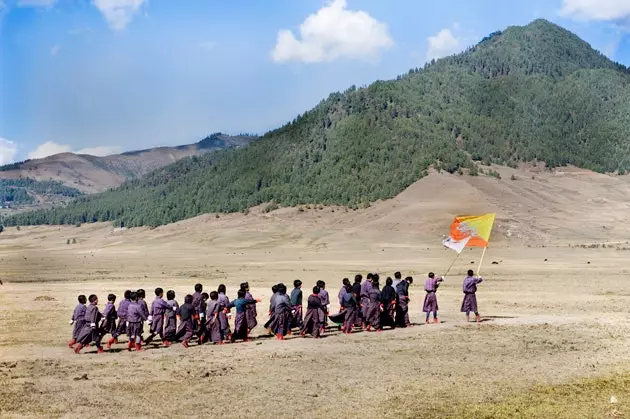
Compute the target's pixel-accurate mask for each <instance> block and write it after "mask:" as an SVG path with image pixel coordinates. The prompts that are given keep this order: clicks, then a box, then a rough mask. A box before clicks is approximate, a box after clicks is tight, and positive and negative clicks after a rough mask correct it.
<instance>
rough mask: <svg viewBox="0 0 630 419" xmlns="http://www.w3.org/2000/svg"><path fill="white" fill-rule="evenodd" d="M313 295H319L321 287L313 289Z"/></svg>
mask: <svg viewBox="0 0 630 419" xmlns="http://www.w3.org/2000/svg"><path fill="white" fill-rule="evenodd" d="M313 294H319V287H318V286H317V285H315V286H314V287H313Z"/></svg>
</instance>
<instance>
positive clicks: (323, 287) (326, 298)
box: [317, 281, 330, 332]
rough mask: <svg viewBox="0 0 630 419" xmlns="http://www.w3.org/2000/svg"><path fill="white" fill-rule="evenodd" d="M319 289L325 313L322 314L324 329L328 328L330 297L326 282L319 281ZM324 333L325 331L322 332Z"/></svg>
mask: <svg viewBox="0 0 630 419" xmlns="http://www.w3.org/2000/svg"><path fill="white" fill-rule="evenodd" d="M317 286H318V287H319V298H320V300H322V307H323V310H324V312H323V313H322V318H323V320H322V328H324V329H325V328H326V326H328V306H329V305H330V297H329V295H328V291H326V283H325V282H324V281H317ZM322 332H323V330H322Z"/></svg>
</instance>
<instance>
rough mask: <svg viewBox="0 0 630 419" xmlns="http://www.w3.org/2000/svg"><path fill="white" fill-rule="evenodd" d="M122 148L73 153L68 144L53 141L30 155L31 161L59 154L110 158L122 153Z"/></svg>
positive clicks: (42, 145) (82, 150)
mask: <svg viewBox="0 0 630 419" xmlns="http://www.w3.org/2000/svg"><path fill="white" fill-rule="evenodd" d="M120 151H121V148H120V147H118V146H97V147H86V148H82V149H80V150H77V151H72V147H71V146H70V145H68V144H57V143H55V142H53V141H47V142H45V143H44V144H40V145H39V146H38V147H37V148H36V149H35V150H34V151H31V152H30V153H28V158H29V159H43V158H44V157H48V156H52V155H53V154H59V153H74V154H89V155H91V156H100V157H102V156H109V155H110V154H117V153H120Z"/></svg>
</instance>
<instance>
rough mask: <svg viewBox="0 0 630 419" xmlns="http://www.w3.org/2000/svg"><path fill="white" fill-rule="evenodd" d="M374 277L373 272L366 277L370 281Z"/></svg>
mask: <svg viewBox="0 0 630 419" xmlns="http://www.w3.org/2000/svg"><path fill="white" fill-rule="evenodd" d="M373 277H374V275H372V274H371V273H369V274H367V276H366V279H367V280H368V281H369V280H371V279H372V278H373Z"/></svg>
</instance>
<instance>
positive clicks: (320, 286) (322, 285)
mask: <svg viewBox="0 0 630 419" xmlns="http://www.w3.org/2000/svg"><path fill="white" fill-rule="evenodd" d="M317 286H318V287H319V288H321V289H325V288H326V283H325V282H324V281H317Z"/></svg>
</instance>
